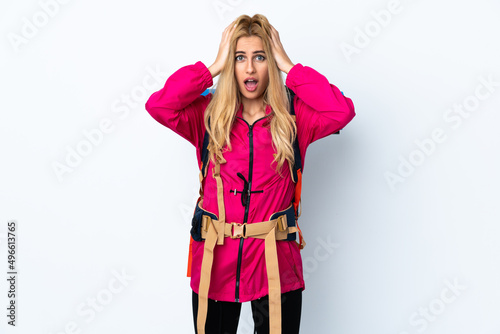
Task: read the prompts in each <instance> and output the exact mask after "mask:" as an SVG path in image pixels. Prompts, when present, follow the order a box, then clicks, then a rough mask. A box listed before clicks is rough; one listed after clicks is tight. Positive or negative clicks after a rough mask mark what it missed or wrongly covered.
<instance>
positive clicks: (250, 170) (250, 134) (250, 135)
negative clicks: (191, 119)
mask: <svg viewBox="0 0 500 334" xmlns="http://www.w3.org/2000/svg"><path fill="white" fill-rule="evenodd" d="M237 117H238V116H237ZM266 117H267V116H264V117H262V118H259V119H258V120H256V121H255V122H253V124H252V125H250V124H248V122H247V121H245V120H244V119H243V118H241V117H238V118H239V119H241V120H243V121H244V122H245V123H246V124H247V125H248V128H249V132H248V138H249V146H250V157H249V166H248V190H247V191H248V196H247V201H246V203H245V217H244V219H243V223H246V222H247V221H248V211H249V208H250V197H251V194H252V174H253V126H254V125H255V123H257V122H258V121H260V120H262V119H264V118H266ZM244 240H245V239H243V238H241V239H240V248H239V250H238V263H237V266H236V291H235V293H234V299H235V301H236V302H237V303H239V302H240V274H241V259H242V257H243V242H244Z"/></svg>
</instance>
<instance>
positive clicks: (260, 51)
mask: <svg viewBox="0 0 500 334" xmlns="http://www.w3.org/2000/svg"><path fill="white" fill-rule="evenodd" d="M236 53H243V54H246V52H245V51H236V52H235V54H236ZM256 53H263V54H266V53H265V52H264V50H258V51H254V52H253V54H256Z"/></svg>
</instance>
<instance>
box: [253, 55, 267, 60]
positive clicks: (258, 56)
mask: <svg viewBox="0 0 500 334" xmlns="http://www.w3.org/2000/svg"><path fill="white" fill-rule="evenodd" d="M255 58H256V59H257V60H258V61H264V60H265V59H266V57H264V56H263V55H257V56H255Z"/></svg>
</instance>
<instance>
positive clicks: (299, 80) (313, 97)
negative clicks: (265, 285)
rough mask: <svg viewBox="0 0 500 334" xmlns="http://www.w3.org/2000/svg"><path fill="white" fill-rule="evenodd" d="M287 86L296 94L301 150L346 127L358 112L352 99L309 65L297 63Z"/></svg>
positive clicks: (295, 102)
mask: <svg viewBox="0 0 500 334" xmlns="http://www.w3.org/2000/svg"><path fill="white" fill-rule="evenodd" d="M286 85H287V86H288V87H289V88H290V89H291V90H293V91H294V92H295V94H296V97H295V100H294V105H295V113H296V115H297V127H298V128H299V129H298V132H299V133H298V136H299V143H300V145H301V150H302V149H306V147H307V146H308V145H309V144H310V143H312V142H314V141H316V140H318V139H321V138H323V137H326V136H328V135H331V134H333V133H335V132H337V131H338V130H340V129H342V128H344V127H345V126H346V125H347V124H348V123H349V122H350V121H351V120H352V119H353V118H354V116H355V115H356V114H355V112H354V105H353V103H352V101H351V99H350V98H348V97H345V96H344V95H343V94H342V93H341V92H340V90H339V89H338V88H337V87H336V86H334V85H332V84H330V83H329V82H328V80H327V78H326V77H325V76H323V75H322V74H320V73H318V72H317V71H315V70H314V69H312V68H310V67H307V66H303V65H302V64H300V63H298V64H296V65H294V66H293V67H292V69H291V70H290V71H289V73H288V76H287V78H286ZM302 143H304V144H302Z"/></svg>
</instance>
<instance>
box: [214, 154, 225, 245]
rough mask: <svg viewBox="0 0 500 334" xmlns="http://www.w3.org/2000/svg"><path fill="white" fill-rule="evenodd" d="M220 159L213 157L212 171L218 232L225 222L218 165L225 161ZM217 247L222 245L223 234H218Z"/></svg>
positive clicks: (222, 191)
mask: <svg viewBox="0 0 500 334" xmlns="http://www.w3.org/2000/svg"><path fill="white" fill-rule="evenodd" d="M220 159H221V161H219V157H218V156H216V157H215V166H214V168H213V170H212V173H213V177H214V178H215V180H216V181H217V204H218V206H219V220H218V224H217V226H216V228H217V231H220V230H221V229H222V224H223V223H224V222H225V221H226V211H225V209H224V188H223V186H222V179H221V177H220V164H221V163H226V159H224V158H223V157H221V158H220ZM217 245H224V234H223V233H218V235H217Z"/></svg>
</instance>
